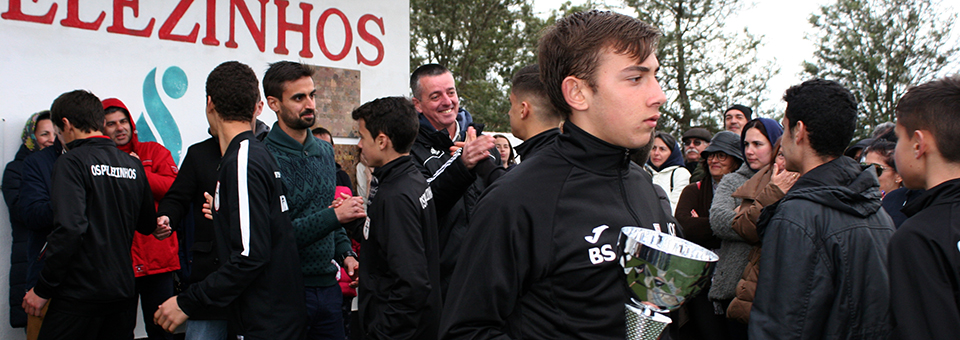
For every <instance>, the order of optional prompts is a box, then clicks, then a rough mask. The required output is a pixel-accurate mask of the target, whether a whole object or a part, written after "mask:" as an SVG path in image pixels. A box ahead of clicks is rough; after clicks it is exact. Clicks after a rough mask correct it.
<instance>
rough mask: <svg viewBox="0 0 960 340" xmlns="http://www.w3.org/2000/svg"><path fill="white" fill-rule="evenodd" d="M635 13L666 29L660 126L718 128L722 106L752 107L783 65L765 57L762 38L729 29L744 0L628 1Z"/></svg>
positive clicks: (662, 45) (661, 47)
mask: <svg viewBox="0 0 960 340" xmlns="http://www.w3.org/2000/svg"><path fill="white" fill-rule="evenodd" d="M624 3H625V4H626V5H627V7H629V8H632V9H633V10H634V11H636V13H637V17H638V18H639V19H640V20H642V21H644V22H647V23H649V24H651V25H654V26H656V27H658V28H660V30H661V31H662V32H663V37H662V38H661V39H660V45H659V48H658V52H657V58H658V59H659V61H660V84H661V86H662V87H663V90H664V92H665V93H666V94H667V102H666V104H664V105H663V106H661V108H660V113H661V114H662V118H661V120H660V125H659V126H658V128H657V129H658V130H663V131H666V132H669V133H671V134H673V135H674V136H680V135H681V134H683V132H684V131H686V130H687V129H689V128H690V127H695V126H704V127H707V128H708V129H710V130H712V131H719V130H720V129H721V128H722V126H720V125H721V124H722V122H723V110H725V109H726V108H727V107H729V106H730V105H732V104H744V105H747V106H750V107H752V108H754V112H755V114H754V115H755V116H756V115H757V113H758V112H759V113H760V114H763V115H769V113H768V112H767V113H764V112H761V110H758V109H757V108H758V105H759V104H760V103H762V102H763V101H764V99H765V97H766V93H767V91H768V89H767V82H768V81H769V80H770V78H771V77H773V76H774V75H775V74H777V73H779V68H778V67H776V66H775V65H774V63H773V62H770V61H767V62H761V61H760V60H759V59H758V57H757V50H758V49H759V48H761V47H762V37H758V36H755V35H753V34H750V32H748V31H746V30H744V31H743V32H740V33H739V34H737V33H734V32H731V31H729V30H727V29H726V21H725V20H726V19H727V18H729V17H732V16H733V15H735V14H736V13H737V12H738V11H739V10H740V9H741V8H742V7H743V5H742V4H741V2H740V0H624Z"/></svg>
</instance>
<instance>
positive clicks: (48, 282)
mask: <svg viewBox="0 0 960 340" xmlns="http://www.w3.org/2000/svg"><path fill="white" fill-rule="evenodd" d="M67 148H68V149H69V151H68V152H67V153H65V154H63V155H62V156H60V157H59V158H58V159H57V162H56V163H54V165H53V173H52V175H51V181H52V184H51V190H52V191H51V194H50V197H51V202H50V204H51V208H52V210H53V220H54V229H53V231H52V232H51V233H50V235H49V236H48V237H47V249H46V253H45V255H44V256H45V263H44V265H43V269H42V270H41V271H40V278H39V280H38V282H37V285H36V286H35V287H34V293H36V294H37V295H38V296H40V297H43V298H56V299H58V300H60V301H65V302H68V303H66V304H63V303H58V306H61V307H63V308H65V311H67V312H73V313H109V312H113V311H114V310H113V308H114V307H116V306H118V304H119V305H123V304H124V303H129V301H130V300H131V299H132V298H133V297H134V292H135V290H134V279H133V264H132V263H131V259H130V246H131V244H132V242H133V233H134V231H138V232H140V233H142V234H146V235H149V234H150V233H152V232H153V231H154V230H155V229H156V227H157V220H156V212H155V210H154V208H153V207H154V205H153V194H152V193H151V192H150V184H149V183H147V176H146V175H145V173H144V170H143V165H142V164H140V161H139V160H137V159H136V158H133V157H131V156H130V155H128V154H126V153H124V152H123V151H120V149H117V145H116V144H114V142H113V141H112V140H110V138H107V137H105V136H97V137H90V138H87V139H79V140H75V141H73V142H71V143H69V144H67Z"/></svg>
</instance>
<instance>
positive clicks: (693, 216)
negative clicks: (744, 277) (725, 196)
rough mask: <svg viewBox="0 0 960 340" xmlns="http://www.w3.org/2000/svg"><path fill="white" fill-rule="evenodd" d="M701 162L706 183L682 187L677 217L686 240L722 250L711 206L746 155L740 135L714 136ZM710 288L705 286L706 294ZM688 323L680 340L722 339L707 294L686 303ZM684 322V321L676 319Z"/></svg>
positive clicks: (720, 318)
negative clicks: (725, 178)
mask: <svg viewBox="0 0 960 340" xmlns="http://www.w3.org/2000/svg"><path fill="white" fill-rule="evenodd" d="M700 163H702V164H703V166H702V167H703V168H704V169H707V171H708V173H709V174H710V175H709V176H706V177H704V178H703V180H701V181H698V182H695V183H690V185H687V187H686V188H683V193H682V194H680V201H679V202H677V211H676V214H675V216H676V218H677V222H679V223H680V225H681V226H682V227H683V232H684V235H685V238H686V239H688V240H690V241H693V242H694V243H696V244H699V245H701V246H703V247H704V248H707V249H711V250H713V251H717V249H719V248H720V239H719V238H717V237H716V236H714V235H713V231H712V230H710V205H711V203H713V193H714V190H715V188H716V186H717V184H718V183H719V182H720V179H721V178H723V176H724V175H726V174H729V173H731V172H733V171H734V170H736V169H738V168H740V166H741V165H742V164H743V155H742V154H741V151H740V136H737V135H736V134H735V133H733V132H730V131H721V132H718V133H717V134H716V135H714V136H713V139H712V140H711V141H710V146H708V147H707V148H706V149H704V150H703V152H701V153H700ZM708 289H710V285H709V284H707V286H705V287H704V291H706V290H708ZM684 308H686V312H687V314H686V315H687V316H688V320H689V321H688V322H687V323H686V324H680V325H678V326H680V327H679V338H680V339H681V340H683V339H714V338H719V339H723V338H724V337H723V333H721V332H718V331H719V330H721V329H724V327H725V326H724V320H725V318H724V317H723V316H722V315H717V314H716V313H714V308H713V303H711V302H710V299H708V298H707V295H706V293H704V294H699V295H697V296H696V297H694V298H693V299H691V300H690V301H688V302H687V303H686V304H684ZM677 321H678V323H682V322H683V321H682V320H677Z"/></svg>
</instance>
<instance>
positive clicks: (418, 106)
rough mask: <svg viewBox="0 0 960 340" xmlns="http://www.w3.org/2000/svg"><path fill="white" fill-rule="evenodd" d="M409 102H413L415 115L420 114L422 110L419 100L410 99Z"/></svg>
mask: <svg viewBox="0 0 960 340" xmlns="http://www.w3.org/2000/svg"><path fill="white" fill-rule="evenodd" d="M410 101H411V102H413V108H414V109H416V110H417V113H422V112H423V109H421V108H420V99H418V98H417V97H413V98H410Z"/></svg>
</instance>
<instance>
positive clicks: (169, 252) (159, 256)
mask: <svg viewBox="0 0 960 340" xmlns="http://www.w3.org/2000/svg"><path fill="white" fill-rule="evenodd" d="M110 107H119V108H123V112H124V114H126V115H127V119H128V120H130V142H129V143H127V144H126V145H118V146H117V147H118V148H120V150H123V151H124V152H126V153H136V154H137V156H138V157H139V158H140V161H141V162H142V163H143V169H144V170H145V171H146V173H147V181H148V182H150V190H151V191H153V202H154V208H156V206H157V205H159V204H160V200H161V199H163V196H164V195H166V194H167V190H170V185H172V184H173V180H174V179H176V178H177V164H176V163H174V162H173V157H172V156H171V155H170V151H169V150H167V148H165V147H163V145H160V144H159V143H156V142H140V141H139V140H138V139H137V133H136V131H137V126H136V124H135V123H134V122H133V118H132V117H130V110H128V109H127V106H126V105H124V104H123V102H121V101H120V100H119V99H116V98H110V99H105V100H104V101H103V109H104V110H106V109H107V108H110ZM177 250H178V244H177V235H176V232H174V234H172V235H170V237H168V238H166V239H164V240H163V241H160V240H157V239H156V238H155V237H153V235H142V234H140V233H134V236H133V247H132V248H131V250H130V256H131V258H132V259H133V273H134V275H135V276H136V277H141V276H146V275H153V274H160V273H166V272H171V271H174V270H178V269H180V257H179V256H178V255H177Z"/></svg>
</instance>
